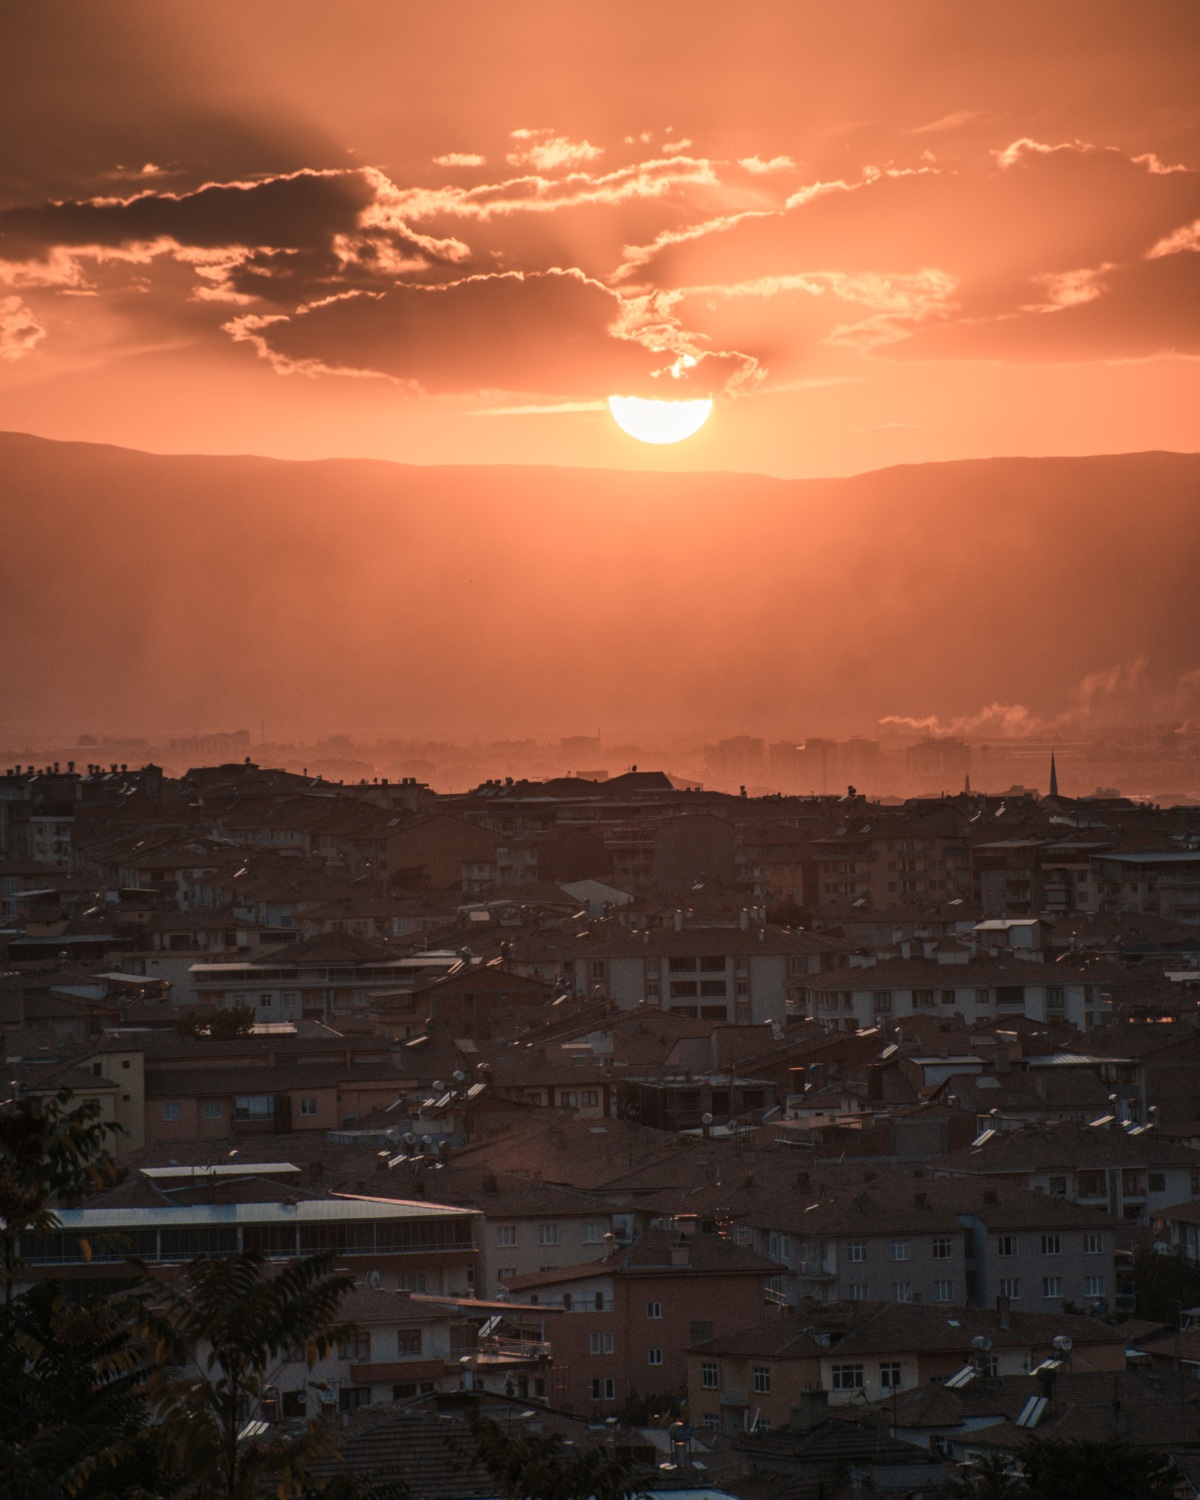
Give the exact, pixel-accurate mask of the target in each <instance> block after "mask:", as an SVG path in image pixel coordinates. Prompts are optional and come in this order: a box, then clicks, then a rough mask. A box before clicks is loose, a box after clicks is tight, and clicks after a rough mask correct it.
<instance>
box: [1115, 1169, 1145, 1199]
mask: <svg viewBox="0 0 1200 1500" xmlns="http://www.w3.org/2000/svg"><path fill="white" fill-rule="evenodd" d="M1121 1191H1122V1192H1123V1193H1124V1194H1125V1196H1126V1197H1127V1198H1140V1197H1141V1196H1142V1194H1143V1193H1144V1192H1145V1187H1144V1186H1143V1183H1142V1174H1141V1171H1140V1169H1139V1168H1137V1167H1126V1168H1125V1170H1124V1171H1123V1172H1122V1173H1121Z"/></svg>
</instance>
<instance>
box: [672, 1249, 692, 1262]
mask: <svg viewBox="0 0 1200 1500" xmlns="http://www.w3.org/2000/svg"><path fill="white" fill-rule="evenodd" d="M691 1263H692V1247H691V1246H690V1245H672V1246H671V1264H672V1265H673V1266H690V1265H691Z"/></svg>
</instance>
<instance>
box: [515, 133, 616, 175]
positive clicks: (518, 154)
mask: <svg viewBox="0 0 1200 1500" xmlns="http://www.w3.org/2000/svg"><path fill="white" fill-rule="evenodd" d="M512 139H513V140H514V141H517V142H518V143H519V144H518V145H516V146H515V147H514V148H513V149H512V150H511V151H510V152H509V153H508V156H507V158H506V159H507V161H508V163H509V165H510V166H513V167H525V166H529V167H533V168H534V170H535V171H537V172H554V171H557V170H558V169H559V168H560V167H585V166H587V164H588V163H589V162H593V161H598V160H599V158H600V157H601V156H603V155H604V147H603V146H593V145H592V143H591V142H590V141H573V140H571V139H570V138H569V137H568V136H565V135H555V134H554V132H553V131H552V130H514V131H513V132H512Z"/></svg>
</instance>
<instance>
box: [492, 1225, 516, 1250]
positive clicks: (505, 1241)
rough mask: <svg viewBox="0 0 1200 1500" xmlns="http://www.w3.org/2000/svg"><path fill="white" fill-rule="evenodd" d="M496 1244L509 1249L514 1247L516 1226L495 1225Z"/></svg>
mask: <svg viewBox="0 0 1200 1500" xmlns="http://www.w3.org/2000/svg"><path fill="white" fill-rule="evenodd" d="M496 1243H497V1245H501V1246H505V1247H509V1248H511V1246H513V1245H515V1244H516V1243H517V1226H516V1225H515V1224H497V1225H496Z"/></svg>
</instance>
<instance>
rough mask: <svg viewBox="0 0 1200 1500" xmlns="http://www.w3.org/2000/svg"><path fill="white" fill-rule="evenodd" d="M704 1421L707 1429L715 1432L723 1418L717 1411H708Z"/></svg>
mask: <svg viewBox="0 0 1200 1500" xmlns="http://www.w3.org/2000/svg"><path fill="white" fill-rule="evenodd" d="M702 1421H703V1423H704V1428H705V1431H706V1432H711V1433H714V1434H715V1433H716V1431H717V1429H718V1428H719V1427H720V1425H721V1419H720V1418H719V1417H718V1416H717V1414H716V1412H715V1411H706V1412H705V1413H704V1416H703V1418H702Z"/></svg>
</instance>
